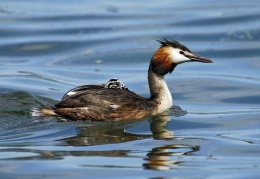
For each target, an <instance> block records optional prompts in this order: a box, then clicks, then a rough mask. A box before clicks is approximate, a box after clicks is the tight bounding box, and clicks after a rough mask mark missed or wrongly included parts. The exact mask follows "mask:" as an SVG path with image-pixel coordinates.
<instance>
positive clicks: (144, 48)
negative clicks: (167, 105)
mask: <svg viewBox="0 0 260 179" xmlns="http://www.w3.org/2000/svg"><path fill="white" fill-rule="evenodd" d="M259 12H260V6H259V1H250V0H249V1H221V2H219V1H206V0H199V1H193V0H184V1H163V2H161V1H160V2H159V1H141V2H140V1H137V0H136V1H131V2H130V1H116V0H114V1H103V2H97V1H92V0H85V1H84V0H81V1H77V3H76V2H74V1H69V0H61V1H51V0H46V1H29V0H23V1H9V0H2V1H1V3H0V24H1V25H0V84H1V85H0V178H19V179H20V178H104V177H106V178H133V176H135V178H156V177H165V178H171V177H173V178H258V177H259V176H260V160H259V158H260V140H259V138H260V130H259V127H260V70H259V69H260V13H259ZM162 37H167V38H172V39H176V40H179V41H181V42H182V43H184V44H185V45H187V46H188V47H189V48H190V49H191V50H192V51H194V52H196V53H198V54H200V55H203V56H206V57H209V58H211V59H214V61H215V63H214V64H200V63H189V64H183V65H180V66H178V67H177V68H176V70H175V71H174V73H173V74H171V75H168V76H167V77H166V80H167V82H168V85H169V88H170V90H171V92H172V95H173V98H174V103H175V106H174V107H173V108H172V109H171V110H170V113H169V114H168V115H165V116H163V117H160V118H148V119H144V120H137V121H132V122H120V123H95V122H92V123H77V122H60V121H59V120H58V119H56V118H41V117H31V116H30V115H29V111H30V109H31V108H32V107H40V106H44V105H51V104H53V103H54V102H55V101H57V100H59V99H60V98H61V97H62V96H63V94H64V93H65V92H66V91H68V90H69V89H71V88H73V87H75V86H77V85H82V84H93V83H94V84H100V83H104V82H106V81H107V80H108V79H110V78H113V77H117V78H119V79H121V80H122V81H123V82H124V83H125V84H126V85H127V86H128V87H129V88H130V89H131V90H133V91H135V92H136V93H138V94H141V95H143V96H146V97H148V96H149V89H148V86H147V79H146V75H147V74H146V72H147V67H148V63H149V59H150V57H151V56H152V54H153V52H154V51H155V49H156V48H157V47H158V43H157V42H156V41H155V40H156V39H160V38H162Z"/></svg>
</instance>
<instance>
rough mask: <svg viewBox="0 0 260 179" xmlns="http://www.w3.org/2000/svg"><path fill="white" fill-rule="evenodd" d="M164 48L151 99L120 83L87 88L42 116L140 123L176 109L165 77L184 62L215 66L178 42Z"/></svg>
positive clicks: (151, 76)
mask: <svg viewBox="0 0 260 179" xmlns="http://www.w3.org/2000/svg"><path fill="white" fill-rule="evenodd" d="M158 42H159V43H160V44H161V46H160V47H159V48H158V49H157V51H156V52H155V53H154V55H153V56H152V59H151V61H150V65H149V69H148V83H149V88H150V93H151V96H150V98H144V97H141V96H139V95H137V94H135V93H134V92H132V91H130V90H128V89H127V87H126V86H124V85H123V84H122V83H121V82H120V81H119V80H117V79H111V80H110V81H109V82H108V83H107V84H105V85H84V86H79V87H76V88H74V89H72V90H70V91H69V92H67V93H66V94H65V95H64V96H63V98H62V99H61V100H60V101H59V102H58V103H57V104H55V105H54V107H51V108H41V109H39V110H38V114H40V115H42V116H60V117H62V118H66V119H70V120H74V121H123V120H131V119H139V118H143V117H147V116H150V115H156V114H159V113H161V112H164V111H166V110H167V109H169V108H170V107H171V106H172V105H173V102H172V95H171V93H170V91H169V89H168V87H167V84H166V82H165V80H164V75H166V74H167V73H171V72H172V71H173V70H174V68H175V67H176V66H177V65H178V64H181V63H184V62H202V63H212V62H213V61H211V60H210V59H207V58H204V57H201V56H199V55H196V54H194V53H192V52H191V51H190V50H189V49H188V48H187V47H185V46H184V45H182V44H180V43H179V42H178V41H175V40H171V41H170V40H167V39H162V40H158Z"/></svg>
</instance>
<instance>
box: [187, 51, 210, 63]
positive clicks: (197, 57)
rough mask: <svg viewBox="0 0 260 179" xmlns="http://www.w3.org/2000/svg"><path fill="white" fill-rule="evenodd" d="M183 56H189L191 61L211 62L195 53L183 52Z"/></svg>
mask: <svg viewBox="0 0 260 179" xmlns="http://www.w3.org/2000/svg"><path fill="white" fill-rule="evenodd" d="M185 56H186V57H187V58H189V59H190V60H191V61H192V62H202V63H213V61H212V60H210V59H208V58H205V57H202V56H199V55H197V54H193V53H190V54H185Z"/></svg>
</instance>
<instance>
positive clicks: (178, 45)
mask: <svg viewBox="0 0 260 179" xmlns="http://www.w3.org/2000/svg"><path fill="white" fill-rule="evenodd" d="M157 41H158V42H159V43H160V44H161V46H162V47H165V46H171V47H174V48H179V49H181V50H184V51H188V52H191V51H190V49H188V48H187V47H186V46H184V45H182V44H181V43H180V42H178V41H176V40H168V39H166V38H163V39H161V40H157Z"/></svg>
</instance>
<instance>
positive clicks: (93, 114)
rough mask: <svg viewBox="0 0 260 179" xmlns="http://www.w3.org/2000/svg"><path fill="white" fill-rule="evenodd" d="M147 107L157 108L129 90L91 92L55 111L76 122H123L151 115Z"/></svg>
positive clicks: (56, 105) (101, 89)
mask: <svg viewBox="0 0 260 179" xmlns="http://www.w3.org/2000/svg"><path fill="white" fill-rule="evenodd" d="M125 96H127V98H125ZM148 103H149V106H150V107H151V108H153V107H155V106H156V104H155V103H153V102H152V101H151V100H149V99H146V98H143V97H141V96H138V95H137V94H135V93H133V92H131V91H129V90H124V89H106V88H95V89H90V88H89V89H86V90H85V91H84V93H79V94H76V95H73V96H71V97H66V98H65V99H63V100H61V101H59V102H58V103H57V104H55V106H54V108H53V111H54V112H55V113H56V114H57V115H59V116H63V117H65V118H69V119H71V120H77V121H78V120H79V121H88V120H96V121H120V120H122V119H124V120H130V119H136V118H141V117H145V116H148V115H151V114H152V110H149V108H147V104H148ZM42 112H43V113H45V112H46V111H43V110H42ZM48 113H49V111H48ZM124 114H127V115H124ZM122 116H124V117H123V118H122Z"/></svg>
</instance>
